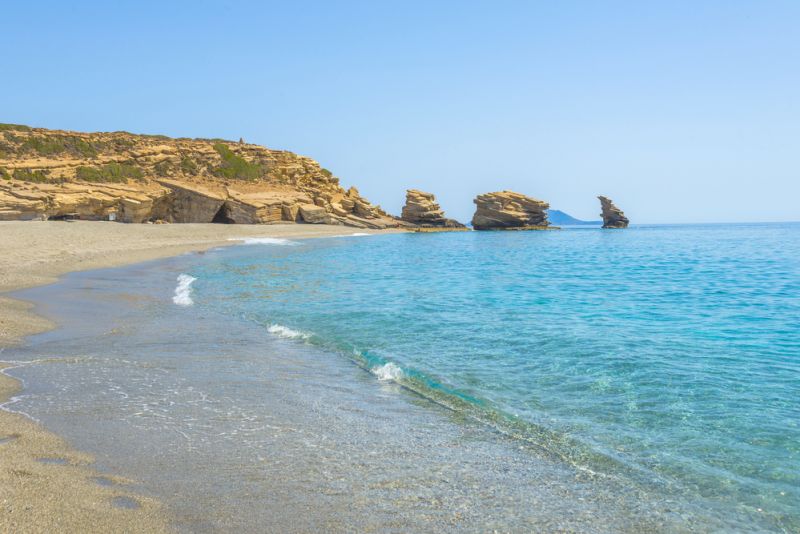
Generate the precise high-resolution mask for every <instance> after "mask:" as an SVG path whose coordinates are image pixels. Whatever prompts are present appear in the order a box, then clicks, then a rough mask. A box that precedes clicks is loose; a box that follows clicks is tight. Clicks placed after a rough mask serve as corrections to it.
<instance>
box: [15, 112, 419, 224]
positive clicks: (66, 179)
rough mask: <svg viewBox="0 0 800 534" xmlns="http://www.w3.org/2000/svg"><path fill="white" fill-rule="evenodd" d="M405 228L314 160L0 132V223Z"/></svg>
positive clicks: (217, 144) (254, 150)
mask: <svg viewBox="0 0 800 534" xmlns="http://www.w3.org/2000/svg"><path fill="white" fill-rule="evenodd" d="M73 215H76V216H78V217H80V218H82V219H96V220H100V219H108V218H110V217H111V218H116V219H117V220H120V221H124V222H137V223H138V222H148V221H163V222H175V223H182V222H203V223H206V222H225V223H247V224H269V223H277V222H304V223H312V224H320V223H324V224H344V225H348V226H353V227H357V228H390V227H396V226H399V225H402V224H403V223H402V222H401V221H398V220H397V219H395V218H394V217H390V216H388V215H387V214H386V213H385V212H384V211H383V210H381V209H380V207H379V206H374V205H372V204H371V203H370V202H369V201H368V200H367V199H365V198H363V197H362V196H361V195H360V194H359V192H358V190H357V189H356V188H354V187H351V188H350V189H349V190H345V189H343V188H342V187H341V186H340V185H339V179H338V178H336V177H335V176H333V175H332V174H331V173H330V172H329V171H328V170H326V169H324V168H322V167H320V165H319V164H318V163H317V162H316V161H314V160H312V159H311V158H308V157H304V156H299V155H297V154H294V153H292V152H287V151H282V150H271V149H268V148H264V147H261V146H258V145H251V144H246V143H243V142H239V143H236V142H232V141H225V140H219V139H187V138H181V139H171V138H168V137H164V136H151V135H134V134H130V133H127V132H112V133H79V132H67V131H60V130H46V129H42V128H29V127H26V126H17V125H7V124H0V220H18V219H42V218H58V217H64V216H73Z"/></svg>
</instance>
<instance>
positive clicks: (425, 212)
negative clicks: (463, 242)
mask: <svg viewBox="0 0 800 534" xmlns="http://www.w3.org/2000/svg"><path fill="white" fill-rule="evenodd" d="M400 218H401V219H402V220H404V221H406V222H409V223H411V224H415V225H417V226H420V227H422V228H465V226H464V225H463V224H461V223H460V222H458V221H456V220H454V219H448V218H446V217H445V216H444V211H442V208H441V207H440V206H439V203H438V202H436V197H434V196H433V193H426V192H425V191H419V190H418V189H409V190H408V191H406V205H405V206H403V212H402V214H401V216H400Z"/></svg>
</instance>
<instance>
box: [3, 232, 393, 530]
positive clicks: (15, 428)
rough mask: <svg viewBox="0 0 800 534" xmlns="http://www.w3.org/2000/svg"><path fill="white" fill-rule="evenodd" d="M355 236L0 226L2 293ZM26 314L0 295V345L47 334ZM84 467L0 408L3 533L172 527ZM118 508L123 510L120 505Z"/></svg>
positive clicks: (9, 388) (14, 388) (10, 388)
mask: <svg viewBox="0 0 800 534" xmlns="http://www.w3.org/2000/svg"><path fill="white" fill-rule="evenodd" d="M354 232H355V230H353V229H351V228H346V227H342V226H324V225H295V224H286V225H270V226H263V225H252V226H251V225H215V224H180V225H177V224H176V225H132V224H131V225H129V224H119V223H111V222H80V221H78V222H69V223H67V222H43V221H36V222H33V221H32V222H0V292H7V291H11V290H15V289H21V288H25V287H31V286H35V285H41V284H47V283H51V282H54V281H55V280H56V279H57V278H58V277H59V276H60V275H63V274H65V273H67V272H71V271H80V270H89V269H98V268H103V267H114V266H120V265H125V264H129V263H136V262H140V261H146V260H152V259H157V258H162V257H167V256H173V255H177V254H181V253H185V252H191V251H201V250H207V249H209V248H213V247H216V246H220V245H230V244H233V243H235V241H230V240H231V239H240V238H241V239H244V238H253V237H278V238H295V239H298V238H312V237H326V236H334V235H347V234H352V233H354ZM358 232H364V233H387V232H392V231H391V230H389V231H386V230H384V231H369V230H363V231H362V230H358ZM30 308H31V306H30V305H29V304H28V303H26V302H22V301H19V300H15V299H11V298H8V297H2V296H0V347H2V346H4V345H5V346H9V345H12V344H15V343H18V342H19V341H20V340H21V339H22V338H23V337H24V336H26V335H30V334H32V333H36V332H40V331H43V330H46V329H48V328H52V327H53V325H52V324H51V323H50V322H49V321H47V320H46V319H44V318H42V317H39V316H37V315H35V314H34V313H32V312H31V309H30ZM0 351H2V349H1V348H0ZM0 360H2V352H0ZM9 365H12V364H7V363H6V364H4V363H0V372H3V370H4V369H7V368H8V367H9ZM19 390H20V384H19V383H18V381H16V380H14V379H12V378H11V377H9V376H6V375H5V374H0V404H1V403H4V402H6V401H7V400H8V399H9V398H10V397H12V396H13V395H14V394H15V393H17V392H18V391H19ZM91 464H92V458H91V457H90V456H89V455H86V454H83V453H80V452H77V451H75V450H72V449H71V448H70V446H69V444H67V443H66V442H65V441H64V440H62V439H61V438H59V437H58V436H56V435H54V434H52V433H50V432H47V431H46V430H44V429H43V428H42V427H41V426H40V425H38V424H37V423H35V422H33V421H31V420H30V419H29V418H27V417H25V416H23V415H21V414H17V413H12V412H9V411H6V410H0V531H1V532H134V531H135V532H164V531H169V530H170V529H169V522H168V518H167V515H166V513H165V512H164V510H163V507H162V506H161V505H160V504H159V503H158V502H157V501H155V500H153V499H150V498H147V497H144V496H141V495H137V494H136V493H135V492H132V491H130V490H129V489H128V488H127V487H126V486H128V485H129V484H130V483H131V481H127V480H123V479H118V478H116V477H108V476H106V477H102V478H101V479H100V480H98V478H97V477H98V474H97V473H96V472H94V471H93V470H92V468H91ZM98 482H100V483H98ZM125 499H128V500H125ZM120 502H123V504H127V505H128V506H119V503H120ZM115 503H116V504H115Z"/></svg>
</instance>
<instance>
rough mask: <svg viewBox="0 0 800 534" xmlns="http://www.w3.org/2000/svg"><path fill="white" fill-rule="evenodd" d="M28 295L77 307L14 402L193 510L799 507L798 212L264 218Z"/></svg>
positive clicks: (401, 525) (345, 512)
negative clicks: (594, 225) (309, 225)
mask: <svg viewBox="0 0 800 534" xmlns="http://www.w3.org/2000/svg"><path fill="white" fill-rule="evenodd" d="M28 293H29V295H23V296H28V297H29V298H33V299H34V300H36V301H38V302H42V303H47V304H42V305H41V306H40V310H41V311H43V312H45V313H48V312H49V313H48V314H49V315H52V316H54V318H56V319H58V320H60V321H61V322H62V324H63V325H64V328H62V330H60V331H56V332H53V333H49V334H44V335H41V336H37V338H34V340H33V342H32V343H30V344H29V345H28V346H26V347H23V348H22V349H19V350H17V351H13V352H10V353H5V355H7V356H8V358H5V359H10V360H13V361H16V362H20V365H21V367H19V368H17V369H14V370H12V374H14V375H15V376H19V377H21V378H23V379H24V380H25V382H26V395H25V396H23V397H22V398H20V399H18V400H17V402H16V403H14V404H13V407H14V408H15V409H20V410H22V411H24V412H26V413H29V414H32V415H34V416H35V417H37V418H38V419H40V420H41V421H43V422H44V423H45V425H46V426H48V427H50V428H53V429H55V430H56V431H58V432H60V433H62V434H64V435H66V436H67V437H68V438H69V439H71V440H72V441H73V442H75V443H76V445H77V446H78V447H79V448H81V449H84V450H88V451H89V452H92V453H93V454H95V455H96V456H97V457H98V459H99V462H100V464H101V466H105V467H107V468H109V469H110V470H111V471H112V472H119V471H120V470H121V474H123V475H125V476H131V477H133V478H136V479H139V480H141V481H142V482H143V483H144V484H145V486H148V487H150V488H158V489H156V490H155V493H156V495H157V496H161V497H163V498H165V499H167V500H169V497H170V496H175V495H181V498H180V499H178V500H177V501H175V502H174V503H172V502H171V503H170V504H174V505H175V507H176V508H177V509H179V510H182V512H181V513H183V514H184V516H185V519H184V520H183V521H185V523H184V524H185V525H186V528H187V529H188V530H191V531H198V530H200V531H202V530H211V531H213V530H217V529H220V528H221V529H222V530H225V529H226V528H231V525H235V526H236V527H237V528H238V529H239V530H241V531H257V530H259V529H263V528H264V525H266V524H269V522H270V521H273V522H275V524H274V525H273V526H274V528H280V529H281V530H284V531H287V530H288V531H293V530H294V531H303V530H308V529H319V528H326V529H330V530H353V529H355V530H361V529H369V528H377V529H378V530H391V529H392V528H395V529H399V531H403V530H409V529H410V530H413V531H425V530H431V531H443V530H468V531H486V530H492V529H498V530H500V531H531V530H536V531H548V530H570V531H588V532H619V531H636V532H652V531H669V532H674V531H694V532H696V531H721V530H737V531H765V530H769V531H776V532H795V531H798V530H799V529H800V224H768V225H703V226H653V227H634V228H630V229H628V230H624V231H604V230H600V229H575V230H564V231H560V232H555V231H554V232H510V233H501V232H486V233H481V232H469V233H449V234H397V235H384V236H349V237H341V238H330V239H316V240H305V241H285V240H270V239H266V240H262V241H261V242H260V243H259V242H257V241H256V242H255V243H254V244H251V245H247V246H238V247H231V248H227V249H224V250H217V251H212V252H209V253H206V254H203V255H193V256H185V257H182V258H178V259H175V260H170V261H167V262H161V263H155V264H146V265H143V266H141V267H131V268H128V269H127V270H109V271H98V272H97V273H85V274H76V275H71V276H70V277H68V278H67V279H66V280H65V281H64V282H63V283H62V284H60V285H58V286H53V287H51V288H40V289H36V290H32V291H29V292H28ZM26 362H29V363H26ZM352 363H355V364H356V365H352ZM359 367H361V368H363V369H365V370H367V371H369V374H368V373H363V372H361V371H359V370H358V368H359ZM354 373H356V374H354ZM398 385H399V387H398ZM376 388H377V389H376ZM409 391H411V392H414V394H411V395H409V394H408V392H409ZM415 399H416V400H415ZM425 399H427V400H425ZM429 401H433V402H429ZM442 407H444V409H442ZM443 413H450V414H453V415H455V416H457V417H456V419H455V420H456V421H461V423H458V424H454V422H453V421H454V420H452V419H449V418H446V417H444V416H443V415H442V414H443ZM480 429H485V431H484V430H480ZM495 436H497V437H495ZM211 495H213V496H214V497H213V498H211V497H210V496H211ZM419 495H423V496H424V497H419ZM420 499H422V500H420ZM210 503H213V505H212V504H210ZM214 506H218V508H214ZM181 507H183V508H181ZM211 510H213V514H212V513H211ZM310 510H315V511H317V514H318V516H319V517H315V516H314V513H313V512H310ZM284 516H286V517H284ZM221 517H224V518H225V520H224V521H223V522H222V523H214V521H222V520H221V519H220V518H221ZM300 517H302V518H303V520H304V521H306V523H296V522H297V521H298V520H299V519H297V518H300ZM287 518H288V519H287ZM331 518H336V521H340V522H338V523H336V522H333V523H332V522H331V521H333V520H332V519H331ZM287 521H289V523H290V524H291V525H292V526H293V527H294V528H287ZM365 521H366V523H365ZM208 525H216V526H212V527H209V526H208ZM220 525H223V526H220ZM332 525H333V526H332ZM337 525H338V526H337Z"/></svg>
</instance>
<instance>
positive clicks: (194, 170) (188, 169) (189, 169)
mask: <svg viewBox="0 0 800 534" xmlns="http://www.w3.org/2000/svg"><path fill="white" fill-rule="evenodd" d="M199 170H200V169H198V167H197V163H195V162H194V160H193V159H192V158H190V157H188V156H184V157H183V158H181V171H182V172H183V174H191V175H194V176H196V175H197V174H198V172H199Z"/></svg>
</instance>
